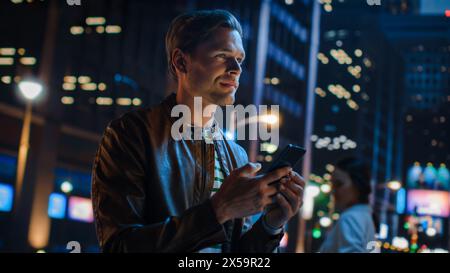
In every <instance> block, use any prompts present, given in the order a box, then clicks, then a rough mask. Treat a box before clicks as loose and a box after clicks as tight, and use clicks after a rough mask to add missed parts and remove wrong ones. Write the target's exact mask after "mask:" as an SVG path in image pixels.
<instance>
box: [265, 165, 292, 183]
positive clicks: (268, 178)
mask: <svg viewBox="0 0 450 273" xmlns="http://www.w3.org/2000/svg"><path fill="white" fill-rule="evenodd" d="M290 171H292V168H291V167H283V168H279V169H276V170H274V171H272V172H270V173H268V174H265V175H263V176H262V177H261V178H260V179H261V181H262V182H263V183H266V184H269V183H272V182H275V181H278V180H280V179H281V178H283V177H285V176H288V175H289V172H290Z"/></svg>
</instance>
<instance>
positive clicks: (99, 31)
mask: <svg viewBox="0 0 450 273" xmlns="http://www.w3.org/2000/svg"><path fill="white" fill-rule="evenodd" d="M95 29H96V30H97V33H99V34H102V33H105V27H104V26H98V27H96V28H95Z"/></svg>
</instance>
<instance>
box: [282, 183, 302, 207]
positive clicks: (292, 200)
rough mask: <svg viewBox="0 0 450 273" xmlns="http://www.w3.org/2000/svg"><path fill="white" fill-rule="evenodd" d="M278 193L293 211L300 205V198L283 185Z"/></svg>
mask: <svg viewBox="0 0 450 273" xmlns="http://www.w3.org/2000/svg"><path fill="white" fill-rule="evenodd" d="M280 192H281V193H282V194H283V196H284V197H285V198H286V200H287V201H288V202H289V204H290V205H291V209H292V210H293V211H295V210H296V209H297V207H298V205H299V203H300V198H299V197H297V195H296V194H295V193H294V192H293V191H291V190H290V189H289V188H287V187H286V186H284V185H282V186H281V187H280Z"/></svg>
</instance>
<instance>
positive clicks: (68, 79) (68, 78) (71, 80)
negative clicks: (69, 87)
mask: <svg viewBox="0 0 450 273" xmlns="http://www.w3.org/2000/svg"><path fill="white" fill-rule="evenodd" d="M64 82H67V83H76V82H77V78H76V77H74V76H65V77H64Z"/></svg>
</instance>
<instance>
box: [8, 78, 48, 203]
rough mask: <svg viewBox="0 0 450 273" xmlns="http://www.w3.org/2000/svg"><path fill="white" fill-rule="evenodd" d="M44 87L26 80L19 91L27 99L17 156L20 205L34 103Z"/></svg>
mask: <svg viewBox="0 0 450 273" xmlns="http://www.w3.org/2000/svg"><path fill="white" fill-rule="evenodd" d="M42 90H43V86H42V84H41V83H39V82H37V81H33V80H24V81H21V82H20V83H19V91H20V93H21V94H22V96H23V97H24V98H25V99H26V109H25V116H24V118H23V127H22V133H21V135H20V144H19V154H18V156H17V174H16V198H15V199H16V200H15V203H16V204H18V201H19V199H20V194H21V192H22V186H23V178H24V174H25V167H26V163H27V155H28V150H29V146H30V145H29V142H30V141H29V140H30V128H31V116H32V102H33V101H34V100H35V99H36V98H38V97H39V95H40V94H41V93H42Z"/></svg>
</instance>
